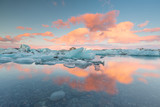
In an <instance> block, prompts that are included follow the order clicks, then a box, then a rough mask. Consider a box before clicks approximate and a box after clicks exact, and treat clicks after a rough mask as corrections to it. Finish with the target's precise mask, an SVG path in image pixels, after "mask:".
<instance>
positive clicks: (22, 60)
mask: <svg viewBox="0 0 160 107" xmlns="http://www.w3.org/2000/svg"><path fill="white" fill-rule="evenodd" d="M14 62H15V63H19V64H32V63H33V62H34V60H33V59H32V58H18V59H16V60H14Z"/></svg>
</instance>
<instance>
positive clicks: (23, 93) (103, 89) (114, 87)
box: [0, 45, 160, 107]
mask: <svg viewBox="0 0 160 107" xmlns="http://www.w3.org/2000/svg"><path fill="white" fill-rule="evenodd" d="M159 55H160V52H159V50H151V49H150V50H149V49H148V50H146V49H136V50H121V49H116V50H94V51H93V50H85V49H84V48H79V49H76V50H70V51H67V50H61V51H57V50H50V49H47V48H45V49H39V50H35V49H30V47H29V46H27V45H21V47H20V48H18V49H0V107H144V106H145V107H159V105H160V102H159V98H160V92H159V90H160V57H159Z"/></svg>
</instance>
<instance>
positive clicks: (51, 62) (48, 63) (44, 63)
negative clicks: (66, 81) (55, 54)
mask: <svg viewBox="0 0 160 107" xmlns="http://www.w3.org/2000/svg"><path fill="white" fill-rule="evenodd" d="M42 64H43V65H55V64H56V62H55V61H48V62H43V63H42Z"/></svg>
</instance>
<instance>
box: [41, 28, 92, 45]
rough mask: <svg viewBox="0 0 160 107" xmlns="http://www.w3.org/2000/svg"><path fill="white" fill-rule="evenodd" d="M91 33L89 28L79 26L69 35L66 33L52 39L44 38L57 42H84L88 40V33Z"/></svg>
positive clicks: (68, 43)
mask: <svg viewBox="0 0 160 107" xmlns="http://www.w3.org/2000/svg"><path fill="white" fill-rule="evenodd" d="M87 34H89V30H88V29H87V28H78V29H76V30H73V31H71V32H69V33H68V34H67V35H64V36H62V37H59V38H54V39H51V40H48V39H44V40H46V41H50V42H54V43H57V44H59V43H60V44H67V45H70V44H83V43H84V42H86V41H87V37H86V35H87Z"/></svg>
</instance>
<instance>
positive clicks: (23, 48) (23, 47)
mask: <svg viewBox="0 0 160 107" xmlns="http://www.w3.org/2000/svg"><path fill="white" fill-rule="evenodd" d="M20 51H23V52H29V51H30V47H29V46H28V45H25V44H22V45H21V46H20Z"/></svg>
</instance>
